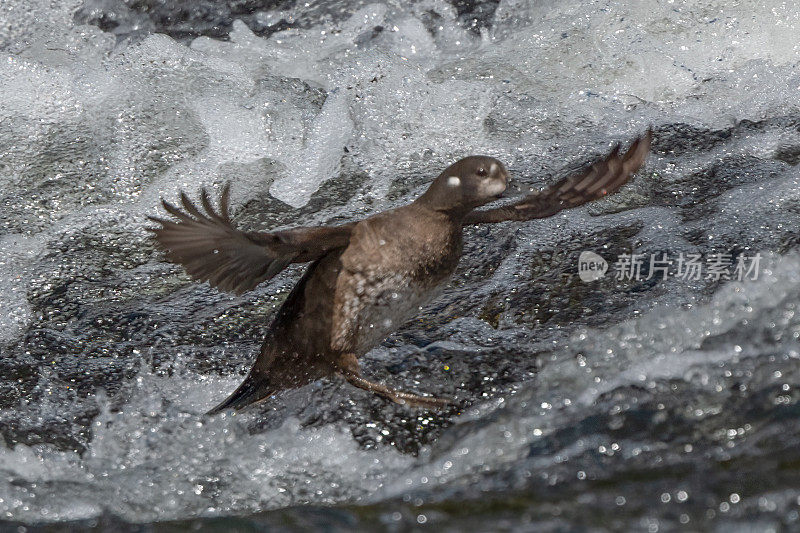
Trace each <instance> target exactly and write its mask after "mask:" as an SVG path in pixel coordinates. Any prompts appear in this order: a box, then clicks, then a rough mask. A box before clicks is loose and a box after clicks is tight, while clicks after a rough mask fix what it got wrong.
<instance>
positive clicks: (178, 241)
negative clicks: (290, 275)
mask: <svg viewBox="0 0 800 533" xmlns="http://www.w3.org/2000/svg"><path fill="white" fill-rule="evenodd" d="M229 198H230V188H229V186H228V185H225V187H224V188H223V190H222V195H221V196H220V200H219V212H217V210H215V209H214V207H213V206H212V205H211V201H210V200H209V197H208V192H206V190H205V189H203V190H202V193H201V195H200V200H201V203H202V207H203V210H202V211H201V210H200V209H199V208H198V207H197V206H196V205H195V204H194V203H193V202H192V201H191V200H189V198H188V197H187V196H186V194H184V193H181V204H183V209H184V210H181V209H178V208H177V207H175V206H174V205H172V204H170V203H169V202H166V201H164V200H162V205H163V206H164V209H165V210H166V211H167V212H168V213H169V214H171V215H173V216H174V217H175V218H176V219H177V222H175V221H173V220H165V219H162V218H157V217H147V218H149V219H150V220H152V221H154V222H157V223H158V224H160V225H161V227H158V228H148V230H149V231H152V232H153V233H154V234H155V240H156V242H157V243H158V246H159V247H160V248H161V249H163V250H164V251H165V252H166V256H167V259H169V260H170V261H172V262H173V263H178V264H180V265H183V267H184V268H185V269H186V272H187V273H188V274H189V275H190V276H191V277H192V278H193V279H195V280H197V281H208V282H209V284H210V285H211V286H213V287H216V288H218V289H220V290H224V291H229V292H233V293H236V294H241V293H243V292H246V291H249V290H251V289H253V288H255V286H256V285H258V284H259V283H261V282H262V281H265V280H268V279H270V278H272V277H273V276H275V274H277V273H278V272H280V271H281V270H283V269H284V268H286V267H287V266H288V265H289V264H290V263H304V262H307V261H313V260H314V259H317V258H318V257H321V256H322V255H324V254H325V253H327V252H328V251H330V250H333V249H336V248H341V247H344V246H347V244H348V243H349V242H350V233H351V231H352V228H353V225H354V224H353V223H351V224H344V225H342V226H334V227H305V228H294V229H290V230H286V231H276V232H272V233H255V232H244V231H241V230H238V229H236V228H235V227H234V226H233V223H232V222H231V219H230V215H229V214H228V203H229Z"/></svg>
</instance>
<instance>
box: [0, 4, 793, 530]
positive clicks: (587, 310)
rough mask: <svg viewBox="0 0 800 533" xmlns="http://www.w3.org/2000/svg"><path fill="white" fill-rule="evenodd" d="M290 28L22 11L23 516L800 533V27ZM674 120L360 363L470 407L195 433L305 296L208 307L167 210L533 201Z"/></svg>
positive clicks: (256, 412)
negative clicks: (622, 165)
mask: <svg viewBox="0 0 800 533" xmlns="http://www.w3.org/2000/svg"><path fill="white" fill-rule="evenodd" d="M32 4H33V5H32ZM271 5H272V6H273V7H272V8H270V9H267V8H266V7H264V8H260V9H258V8H256V9H253V6H252V5H250V4H247V3H237V2H231V3H230V4H229V5H228V4H221V3H216V2H199V3H198V2H186V3H181V2H176V3H158V2H138V3H134V2H130V3H128V4H127V5H126V4H125V3H123V2H121V1H120V0H117V1H116V2H115V1H111V0H109V1H101V0H90V1H86V2H85V3H81V2H79V1H77V0H73V1H72V2H69V1H46V0H4V1H3V3H2V6H0V22H2V24H0V52H1V53H2V57H0V201H2V210H0V424H1V426H0V431H2V435H3V438H4V440H5V444H2V441H0V519H2V520H6V521H7V524H28V525H30V524H42V523H61V524H62V525H65V527H66V526H68V525H69V524H71V523H75V521H77V522H78V524H79V525H82V526H90V525H95V526H98V527H104V526H107V527H121V526H122V525H124V524H125V523H127V522H135V523H143V522H145V523H150V522H159V523H161V522H164V521H175V520H178V521H188V522H179V523H178V524H175V523H174V522H170V523H168V524H166V527H172V526H178V527H188V526H197V525H204V524H205V525H219V526H220V527H226V528H228V527H240V528H247V527H251V526H253V525H274V526H286V524H294V527H296V528H298V529H302V528H304V527H313V526H322V525H327V526H329V527H331V528H335V529H351V528H368V527H383V528H397V529H404V528H407V527H409V526H416V527H428V526H435V527H440V528H449V529H452V530H464V529H467V528H471V529H479V530H496V529H535V530H543V529H544V530H563V529H583V528H590V529H636V530H648V531H657V530H671V529H677V528H680V527H688V528H693V529H709V528H710V529H718V530H724V531H729V530H732V529H736V528H739V529H740V530H751V529H757V530H778V529H781V528H782V527H790V528H792V527H798V526H797V524H798V521H800V514H798V513H799V512H800V451H798V443H800V421H799V419H798V415H800V408H798V400H800V389H798V387H800V341H799V340H798V339H800V313H799V312H798V311H797V306H798V303H800V254H798V253H797V251H796V248H797V244H798V242H799V239H798V237H797V228H798V227H800V226H799V223H800V188H798V179H799V178H800V172H799V171H798V169H799V168H800V167H798V163H800V109H798V95H799V94H800V71H798V64H799V63H798V60H800V44H798V40H797V38H796V36H797V35H798V34H800V20H798V19H800V15H798V12H797V10H796V9H794V8H793V7H792V5H791V3H787V2H780V1H777V0H774V1H773V0H765V1H763V2H759V3H756V2H738V3H737V2H729V1H722V0H703V1H700V0H692V1H689V2H673V1H672V0H661V1H655V0H652V1H639V0H629V1H620V2H610V1H590V2H579V1H572V0H569V1H563V0H562V1H546V0H542V1H531V2H524V1H522V0H508V1H505V0H504V1H501V2H500V3H499V4H498V3H495V2H473V3H470V2H454V3H453V4H452V5H451V4H448V3H445V2H443V1H439V0H423V1H418V2H411V3H408V2H387V3H383V4H381V3H377V4H368V3H366V2H311V3H307V4H306V3H302V2H300V3H295V2H292V1H289V0H287V1H283V2H275V3H273V4H271ZM648 125H653V127H654V130H655V139H654V144H653V155H652V156H651V158H650V161H649V163H648V165H647V168H646V169H645V170H644V171H643V172H642V173H641V174H639V175H638V176H637V177H636V179H635V181H634V182H633V183H632V184H631V185H629V186H627V187H626V188H625V189H624V190H623V191H622V192H620V193H619V194H617V195H615V196H613V197H611V198H609V199H606V200H603V201H602V202H597V203H596V204H594V205H591V206H588V207H586V208H582V209H578V210H574V211H569V212H565V213H563V214H561V215H559V216H557V217H554V218H551V219H546V220H540V221H533V222H529V223H526V224H517V225H515V224H500V225H496V226H495V227H481V228H475V229H470V230H468V231H467V246H466V253H465V257H464V259H463V261H462V264H461V266H460V269H459V271H458V273H457V275H456V277H455V279H454V281H453V282H452V284H451V285H450V286H449V287H448V288H447V290H446V291H445V293H444V295H443V296H442V297H441V298H440V299H439V300H437V301H436V302H435V303H434V304H432V305H431V306H429V307H428V308H427V309H425V310H424V311H423V312H421V313H420V315H419V317H418V318H417V319H415V320H414V321H413V322H412V323H410V324H408V325H407V326H405V327H404V328H402V329H401V330H400V331H398V332H397V333H396V334H395V335H393V336H392V337H391V338H390V339H388V340H387V341H386V342H385V343H383V344H382V345H381V346H380V347H378V348H376V349H375V350H373V351H372V352H371V353H370V354H369V355H368V356H367V357H366V358H365V361H364V364H363V366H364V369H365V372H366V373H367V374H368V375H369V376H371V377H374V378H376V379H380V380H384V381H386V382H389V383H391V384H393V385H394V386H396V387H398V388H403V389H410V390H415V391H422V392H428V393H433V394H437V395H441V396H453V397H455V398H456V399H457V400H458V405H457V406H456V407H453V408H452V409H449V410H445V411H443V412H427V411H413V410H409V409H406V408H403V407H401V406H397V405H392V404H387V403H386V402H385V401H383V400H381V399H379V398H376V397H373V396H370V395H369V394H367V393H365V392H362V391H357V390H354V389H352V388H351V387H349V386H348V385H346V384H343V383H342V382H340V381H336V380H332V381H325V380H323V381H320V382H318V383H315V384H312V385H309V386H307V387H305V388H303V389H300V390H296V391H292V392H289V393H286V394H283V395H281V396H280V397H278V398H276V399H275V400H274V401H272V402H269V403H267V404H265V405H263V406H262V407H261V408H259V409H253V410H250V411H247V412H245V413H241V414H239V415H236V416H230V415H221V416H217V417H213V418H207V417H204V416H202V413H203V412H204V411H205V410H206V409H208V408H209V407H211V406H212V405H214V404H215V403H217V402H218V401H220V400H221V399H222V398H223V397H225V395H226V394H227V393H229V392H230V391H231V390H232V389H233V387H235V385H236V384H237V383H238V382H239V381H240V379H241V375H242V372H244V371H245V370H246V369H247V368H248V366H249V364H250V362H251V361H252V359H253V358H254V357H255V354H256V353H257V350H258V346H259V343H260V339H261V337H262V336H263V333H264V331H265V328H266V327H267V324H268V321H269V318H270V316H271V313H272V312H273V311H274V309H275V308H276V307H277V306H278V305H279V304H280V302H281V301H282V299H283V297H284V296H285V295H286V293H287V291H288V290H289V289H290V288H291V286H292V284H293V283H294V281H295V280H296V279H297V276H298V275H299V273H300V269H299V268H291V269H289V270H288V271H286V272H285V273H283V274H281V275H279V276H278V277H277V278H276V279H275V280H273V281H272V282H270V283H268V284H266V285H264V286H262V287H259V288H258V289H257V290H255V291H254V292H252V293H248V294H245V295H243V296H241V297H233V296H229V295H225V294H220V293H218V292H216V291H214V290H212V289H210V288H209V287H208V286H206V285H198V284H195V283H192V282H190V281H189V280H188V278H187V277H186V276H185V275H184V274H183V273H182V272H181V270H180V269H179V268H177V267H175V266H173V265H170V264H167V263H165V262H164V260H163V258H162V256H161V255H160V254H159V253H158V252H156V251H155V250H154V249H153V246H152V243H151V242H150V241H149V240H148V234H147V233H146V232H145V229H144V228H145V227H146V226H147V224H146V222H145V215H146V214H153V213H155V212H156V211H157V206H158V201H159V198H160V197H162V196H163V197H166V198H175V197H176V195H177V192H178V191H179V190H181V189H183V190H187V191H189V192H191V193H195V192H196V191H197V190H198V189H199V188H200V187H201V186H206V187H211V188H218V187H219V186H220V185H221V184H222V183H224V182H226V181H230V182H231V183H232V191H233V206H234V211H235V213H236V220H237V221H238V223H239V224H240V225H242V226H243V227H248V228H252V229H271V228H276V227H281V226H289V225H295V224H302V225H308V224H316V223H335V222H341V221H346V220H353V219H357V218H359V217H363V216H366V215H369V214H370V213H374V212H377V211H380V210H383V209H386V208H388V207H391V206H395V205H399V204H401V203H404V202H407V201H409V200H410V199H412V198H413V197H414V196H415V195H417V194H419V192H420V191H421V190H423V189H424V187H425V186H426V184H427V183H428V182H429V181H430V180H431V179H432V178H433V177H434V176H435V175H436V174H437V173H438V171H439V170H440V169H441V168H443V167H444V166H446V165H447V164H449V163H450V162H452V161H453V160H454V159H456V158H458V157H461V156H464V155H467V154H472V153H485V154H489V155H493V156H496V157H498V158H500V159H502V160H503V161H505V162H506V163H507V166H508V167H509V169H510V171H511V172H512V174H513V175H514V177H515V178H516V179H517V181H518V183H520V184H521V185H522V186H534V187H536V186H540V185H542V184H544V183H547V182H550V181H552V180H554V179H557V178H559V177H561V176H564V175H565V174H567V173H569V172H571V171H574V170H575V169H576V168H579V167H581V166H582V165H585V164H587V163H589V162H591V161H592V160H593V159H594V158H596V157H598V156H599V155H600V154H603V153H605V152H606V151H607V150H608V149H609V148H610V147H611V145H612V143H614V142H616V141H622V142H627V141H628V140H630V139H632V138H633V137H634V136H636V135H637V134H639V133H641V132H642V131H643V130H644V129H645V128H646V127H647V126H648ZM587 250H588V251H594V252H596V253H599V254H600V255H601V256H603V257H604V258H605V260H606V261H608V263H609V271H608V272H607V273H606V275H605V276H604V277H603V278H602V279H600V280H597V281H592V282H584V281H581V279H580V278H579V276H578V274H577V265H578V257H579V255H580V253H581V252H582V251H587ZM631 252H634V253H637V254H642V256H643V257H644V258H645V262H644V265H643V268H642V275H641V276H640V277H639V278H638V279H617V277H618V276H617V271H616V268H615V264H614V263H615V262H616V260H617V258H618V257H619V256H620V254H626V253H627V254H630V253H631ZM654 254H655V256H656V257H657V258H661V257H662V254H666V255H667V257H669V258H671V259H673V260H677V258H678V257H679V256H681V254H683V255H684V257H688V256H689V254H699V255H700V257H701V258H702V261H703V265H704V266H706V267H707V266H708V263H705V261H710V260H711V259H712V258H713V257H714V256H715V255H714V254H730V255H729V259H730V261H731V262H732V267H731V271H732V274H734V275H733V276H732V277H733V278H734V279H732V280H719V279H714V278H715V277H714V276H706V275H705V274H706V272H704V273H703V275H702V276H701V277H700V279H693V278H692V277H691V276H684V277H680V276H670V277H668V278H667V279H663V276H662V275H660V273H658V272H657V271H656V270H655V269H654V270H652V271H651V269H650V264H649V258H650V257H651V256H652V255H654ZM756 254H760V255H759V257H760V263H759V264H758V265H757V266H758V268H757V269H755V270H754V271H753V272H751V275H750V276H741V277H743V278H744V279H741V280H739V279H736V278H738V277H739V276H737V275H736V273H735V272H733V267H734V266H735V265H736V264H737V261H738V260H740V259H741V260H752V259H753V258H754V257H755V255H756ZM726 257H728V256H726ZM750 265H751V266H752V265H753V263H752V261H751V262H750ZM672 268H673V269H675V268H677V265H676V264H673V267H672ZM755 273H757V274H758V276H757V279H753V278H754V277H756V276H755V275H754V274H755ZM650 274H653V275H652V276H649V275H650ZM648 277H650V279H646V278H648ZM234 516H237V517H241V518H233V517H234ZM0 525H2V524H0ZM156 527H164V524H162V526H156Z"/></svg>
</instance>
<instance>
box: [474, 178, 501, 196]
mask: <svg viewBox="0 0 800 533" xmlns="http://www.w3.org/2000/svg"><path fill="white" fill-rule="evenodd" d="M505 190H506V183H505V180H502V179H485V180H483V181H482V182H481V184H480V186H479V191H480V194H481V196H497V195H498V194H500V193H502V192H503V191H505Z"/></svg>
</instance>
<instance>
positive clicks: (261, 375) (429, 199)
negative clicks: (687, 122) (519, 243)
mask: <svg viewBox="0 0 800 533" xmlns="http://www.w3.org/2000/svg"><path fill="white" fill-rule="evenodd" d="M649 143H650V137H649V134H648V136H647V137H645V138H644V139H640V140H639V141H637V142H636V143H635V144H634V146H632V147H631V149H630V150H629V151H628V152H627V153H626V154H624V155H622V156H620V155H619V154H618V152H617V150H615V151H614V152H612V154H611V155H610V156H609V157H608V158H607V159H606V160H604V161H603V162H601V163H598V164H596V165H594V166H593V167H592V170H591V171H590V172H587V173H584V174H581V175H578V176H573V177H570V178H567V179H565V180H562V181H561V182H559V183H558V184H556V185H554V186H553V187H550V188H548V189H546V190H544V191H542V192H540V193H537V194H534V195H530V196H528V197H526V198H524V199H523V200H522V201H520V202H517V203H515V204H513V205H511V206H507V207H500V208H496V209H492V210H488V211H474V209H475V207H478V206H480V205H483V204H485V203H488V202H490V201H492V200H494V199H496V198H497V197H498V196H499V194H500V193H502V192H503V190H504V189H505V188H506V184H507V182H508V174H507V172H506V171H505V169H504V168H503V165H502V164H501V163H500V162H499V161H497V160H496V159H493V158H490V157H482V156H473V157H469V158H465V159H462V160H461V161H459V162H457V163H455V164H454V165H451V166H450V167H448V169H446V170H445V171H444V172H443V173H442V174H441V175H440V176H439V177H438V178H437V179H436V180H435V181H434V183H433V184H432V185H431V187H430V188H429V189H428V191H427V192H426V193H425V194H423V195H422V196H421V197H420V198H418V199H417V200H416V201H414V202H413V203H411V204H408V205H406V206H402V207H399V208H396V209H391V210H388V211H385V212H382V213H379V214H376V215H373V216H371V217H369V218H366V219H364V220H361V221H359V222H356V223H351V224H346V225H343V226H336V227H331V228H298V229H295V230H288V231H283V232H275V233H266V234H263V233H261V234H257V233H244V232H241V231H239V230H236V229H235V228H233V226H232V223H231V221H230V219H229V218H228V215H227V210H228V209H227V203H228V202H227V198H228V194H227V189H226V190H225V191H224V192H223V195H222V199H221V213H217V212H216V211H215V210H214V208H213V207H212V206H211V203H210V202H209V200H208V197H207V195H206V194H205V191H203V195H202V202H203V207H204V209H205V213H203V212H201V211H200V210H199V209H198V208H197V207H195V206H194V204H192V203H191V202H190V201H189V200H188V198H186V197H185V196H182V200H183V205H184V208H185V209H186V212H183V211H180V210H178V209H177V208H175V207H173V206H171V205H170V204H167V203H166V202H165V203H164V206H165V208H166V209H167V211H169V212H170V213H172V214H173V215H175V216H176V217H178V218H179V222H177V223H176V222H172V221H167V220H161V219H154V220H156V221H158V222H159V223H160V224H162V228H159V229H156V230H154V232H155V233H156V238H157V240H158V242H159V244H160V245H161V246H162V247H163V248H165V249H166V250H167V254H168V257H169V258H170V259H171V260H173V261H176V262H179V263H181V264H183V265H184V266H185V267H186V269H187V271H188V272H189V273H190V274H191V275H192V276H193V277H195V278H196V279H199V280H208V281H209V282H210V283H212V285H215V286H217V287H220V288H223V289H226V290H231V291H233V292H244V291H245V290H249V289H250V288H252V287H253V286H255V285H256V284H258V283H259V282H261V281H263V280H264V279H268V278H270V277H272V276H274V275H275V273H277V272H278V271H280V270H281V269H282V268H283V267H285V266H286V265H288V264H289V263H291V262H303V261H313V262H312V264H311V265H310V266H309V268H308V270H306V272H305V274H304V275H303V277H302V278H301V280H300V281H299V282H298V284H297V285H296V286H295V287H294V289H293V290H292V292H291V293H290V294H289V296H288V297H287V299H286V301H285V302H284V304H283V306H282V307H281V308H280V309H279V311H278V313H277V314H276V316H275V318H274V320H273V322H272V324H271V327H270V329H269V332H268V334H267V338H266V339H265V342H264V345H263V347H262V349H261V353H260V355H259V356H258V358H257V360H256V362H255V364H254V365H253V367H252V369H251V371H250V373H249V374H248V376H247V378H246V379H245V381H244V382H243V383H242V385H241V386H240V387H239V388H237V389H236V391H234V393H233V394H231V396H230V397H229V398H228V399H226V400H225V401H224V402H222V403H221V404H220V405H219V406H217V407H215V408H214V409H212V410H211V411H210V412H211V413H215V412H218V411H221V410H224V409H228V408H234V409H239V408H242V407H245V406H246V405H250V404H252V403H255V402H257V401H260V400H263V399H266V398H268V397H269V396H271V395H273V394H275V393H277V392H279V391H281V390H285V389H289V388H295V387H299V386H302V385H304V384H306V383H309V382H312V381H315V380H317V379H319V378H322V377H325V376H329V375H331V374H339V375H341V376H343V377H344V378H345V379H347V381H349V382H350V383H352V384H353V385H355V386H357V387H360V388H363V389H367V390H371V391H373V392H376V393H378V394H380V395H382V396H385V397H387V398H389V399H391V400H393V401H396V402H398V403H406V404H411V405H418V406H429V407H432V406H439V405H442V404H445V403H447V402H446V401H444V400H439V399H436V398H430V397H423V396H417V395H413V394H409V393H405V392H401V391H397V390H394V389H391V388H389V387H386V386H384V385H381V384H378V383H373V382H370V381H367V380H366V379H364V378H363V377H361V373H360V369H359V366H358V358H359V357H361V356H363V355H364V354H366V353H367V352H368V351H369V350H371V349H372V348H374V347H375V346H376V345H377V344H378V343H380V342H381V341H382V340H383V339H384V338H386V337H387V336H388V335H389V334H391V333H392V332H393V331H395V330H396V329H397V328H398V327H400V326H402V325H403V324H404V323H405V322H406V321H408V319H410V318H412V317H413V316H415V315H416V314H417V312H418V311H419V309H420V307H422V306H424V305H425V304H427V303H428V302H429V301H430V300H432V299H433V298H434V297H435V296H436V295H437V294H438V293H439V291H440V289H441V288H442V287H443V286H444V285H445V284H446V283H447V281H448V280H449V279H450V277H451V276H452V274H453V272H454V271H455V269H456V266H457V265H458V261H459V259H460V257H461V254H462V248H463V237H462V233H463V227H464V225H465V224H468V223H481V222H498V221H501V220H527V219H530V218H537V217H542V216H550V215H552V214H554V213H555V212H558V211H560V210H561V209H563V208H565V207H572V206H575V205H580V204H582V203H585V202H586V201H589V200H592V199H594V198H597V197H600V196H603V195H605V194H607V193H608V192H613V191H614V190H616V189H617V188H619V187H620V186H621V185H622V184H623V183H625V182H626V181H627V179H628V178H629V177H630V175H632V174H633V172H635V171H636V170H637V169H638V168H639V166H641V164H642V163H643V161H644V158H645V157H646V154H647V151H648V149H649ZM187 212H188V214H187Z"/></svg>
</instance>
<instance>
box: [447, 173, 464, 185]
mask: <svg viewBox="0 0 800 533" xmlns="http://www.w3.org/2000/svg"><path fill="white" fill-rule="evenodd" d="M447 185H448V186H450V187H458V186H459V185H461V178H459V177H458V176H450V177H449V178H447Z"/></svg>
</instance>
